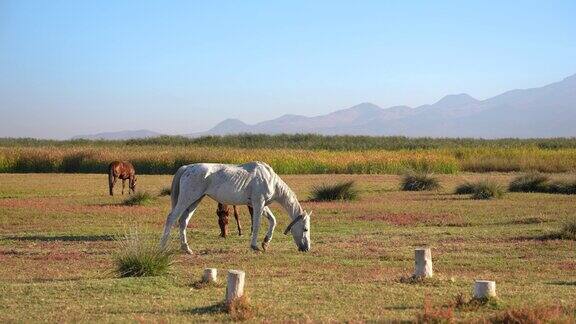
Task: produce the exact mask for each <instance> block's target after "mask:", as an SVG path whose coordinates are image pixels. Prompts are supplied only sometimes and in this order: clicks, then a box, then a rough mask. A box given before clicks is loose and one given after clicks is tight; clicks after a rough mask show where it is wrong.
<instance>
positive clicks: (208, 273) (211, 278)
mask: <svg viewBox="0 0 576 324" xmlns="http://www.w3.org/2000/svg"><path fill="white" fill-rule="evenodd" d="M202 281H203V282H212V283H216V281H218V269H216V268H206V269H204V275H202Z"/></svg>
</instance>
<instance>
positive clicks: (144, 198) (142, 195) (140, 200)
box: [122, 191, 154, 206]
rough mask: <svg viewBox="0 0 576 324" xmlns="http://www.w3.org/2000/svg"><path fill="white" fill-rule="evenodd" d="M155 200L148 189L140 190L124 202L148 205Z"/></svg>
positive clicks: (134, 204)
mask: <svg viewBox="0 0 576 324" xmlns="http://www.w3.org/2000/svg"><path fill="white" fill-rule="evenodd" d="M153 201H154V197H152V195H151V194H149V193H148V192H146V191H138V192H136V193H134V194H133V195H131V196H130V197H128V198H126V199H125V200H124V202H123V203H122V204H124V205H126V206H137V205H148V204H151V203H152V202H153Z"/></svg>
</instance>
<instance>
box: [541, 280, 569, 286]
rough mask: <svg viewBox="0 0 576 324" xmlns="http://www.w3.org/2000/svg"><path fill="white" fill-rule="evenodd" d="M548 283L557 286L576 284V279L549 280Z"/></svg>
mask: <svg viewBox="0 0 576 324" xmlns="http://www.w3.org/2000/svg"><path fill="white" fill-rule="evenodd" d="M546 284H548V285H557V286H576V281H548V282H547V283H546Z"/></svg>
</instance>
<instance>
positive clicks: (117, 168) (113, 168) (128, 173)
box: [108, 161, 136, 196]
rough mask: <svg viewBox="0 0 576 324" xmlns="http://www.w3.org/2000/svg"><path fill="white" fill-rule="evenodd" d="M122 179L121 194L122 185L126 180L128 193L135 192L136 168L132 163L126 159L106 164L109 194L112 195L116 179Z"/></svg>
mask: <svg viewBox="0 0 576 324" xmlns="http://www.w3.org/2000/svg"><path fill="white" fill-rule="evenodd" d="M118 179H122V194H124V186H125V182H126V180H128V194H130V192H132V193H134V192H136V170H134V166H133V165H132V163H130V162H128V161H114V162H112V163H110V165H109V166H108V188H109V189H110V196H113V195H114V191H113V189H114V185H115V184H116V180H118Z"/></svg>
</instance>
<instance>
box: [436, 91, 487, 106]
mask: <svg viewBox="0 0 576 324" xmlns="http://www.w3.org/2000/svg"><path fill="white" fill-rule="evenodd" d="M476 102H478V100H477V99H475V98H473V97H472V96H470V95H469V94H467V93H459V94H451V95H447V96H445V97H443V98H442V99H440V100H438V102H436V103H435V104H434V106H443V107H456V106H463V105H467V104H471V103H476Z"/></svg>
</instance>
